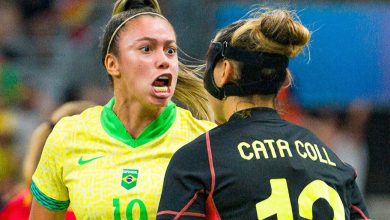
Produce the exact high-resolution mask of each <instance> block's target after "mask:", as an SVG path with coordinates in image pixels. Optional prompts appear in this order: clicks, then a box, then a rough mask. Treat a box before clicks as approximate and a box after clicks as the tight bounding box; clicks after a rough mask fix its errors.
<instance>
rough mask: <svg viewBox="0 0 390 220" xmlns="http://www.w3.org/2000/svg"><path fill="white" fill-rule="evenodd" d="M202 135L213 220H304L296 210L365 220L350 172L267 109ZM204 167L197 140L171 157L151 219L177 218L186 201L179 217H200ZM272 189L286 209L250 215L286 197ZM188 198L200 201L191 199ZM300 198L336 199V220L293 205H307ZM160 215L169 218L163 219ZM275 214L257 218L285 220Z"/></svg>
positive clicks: (322, 204) (322, 208)
mask: <svg viewBox="0 0 390 220" xmlns="http://www.w3.org/2000/svg"><path fill="white" fill-rule="evenodd" d="M209 134H210V140H211V141H210V143H211V152H212V160H213V166H214V170H215V177H216V178H215V188H214V193H213V195H212V199H213V201H214V203H215V206H216V209H217V211H218V213H219V215H220V217H221V219H229V220H236V219H237V220H238V219H258V215H262V214H265V213H266V212H267V211H270V210H271V209H274V208H275V209H277V208H280V207H282V211H291V212H292V218H293V219H304V218H303V217H302V216H301V214H300V212H299V207H301V208H302V207H305V208H307V207H308V206H309V208H311V210H312V213H311V214H312V216H313V219H333V215H335V213H342V212H344V214H345V216H343V217H345V219H363V216H362V215H361V214H359V211H358V210H361V211H362V212H363V213H364V214H365V215H366V216H367V217H368V212H367V209H366V206H365V203H364V200H363V198H362V196H361V193H360V191H359V189H358V187H357V185H356V182H355V178H356V174H355V171H354V169H353V168H352V167H351V166H349V165H348V164H345V163H343V162H342V161H341V160H340V159H339V158H338V157H337V156H336V155H335V154H334V153H333V152H332V151H331V150H330V149H329V148H328V147H327V146H325V144H324V143H322V142H321V141H320V140H319V139H318V138H317V137H316V136H315V135H313V134H312V133H311V132H310V131H308V130H307V129H305V128H302V127H299V126H296V125H294V124H291V123H289V122H287V121H285V120H283V119H281V118H280V117H279V116H278V114H277V112H276V111H274V110H273V109H269V108H254V109H251V110H250V116H246V114H241V113H236V114H234V115H233V116H232V117H231V118H230V120H229V121H228V122H227V123H225V124H223V125H221V126H219V127H217V128H215V129H213V130H211V131H210V133H209ZM300 143H302V145H301V144H300ZM239 146H241V149H242V151H243V152H244V153H243V155H244V156H242V154H241V153H240V150H239V149H240V147H239ZM305 146H307V147H305ZM255 149H256V150H255ZM256 152H257V153H256ZM309 154H310V155H309ZM250 155H251V157H250ZM209 159H210V158H209V157H208V153H207V148H206V139H205V135H202V136H200V137H198V138H197V139H195V140H194V141H193V142H191V143H189V144H187V145H186V146H184V147H182V148H181V149H179V151H178V152H177V153H176V154H175V155H174V156H173V158H172V160H171V162H170V164H169V166H168V169H167V172H166V176H165V179H164V186H163V193H162V197H161V201H160V205H159V212H161V214H159V215H158V217H157V219H159V220H161V219H173V217H174V216H175V215H174V214H172V213H179V212H180V211H181V210H183V209H184V207H185V206H186V205H188V204H189V201H191V200H195V201H193V203H192V204H191V205H190V206H189V208H188V209H187V210H186V212H188V213H197V214H199V215H202V214H203V215H205V213H206V211H205V201H206V198H207V197H208V196H210V195H209V192H210V191H211V190H212V189H211V171H210V165H209ZM276 183H279V184H281V186H284V187H286V189H287V190H288V193H287V201H289V202H281V203H278V202H277V201H276V202H271V203H270V204H271V205H270V206H269V209H267V210H264V209H259V210H257V209H256V206H257V205H261V204H264V203H265V202H267V201H270V198H275V196H277V194H278V193H279V194H280V195H279V196H281V195H284V196H286V195H285V194H283V190H280V189H282V188H283V187H280V186H278V187H276V186H275V184H276ZM318 184H319V186H320V187H318ZM272 186H273V187H274V188H272ZM313 186H314V187H315V188H313ZM310 187H312V188H311V189H310ZM310 190H311V191H310ZM196 192H204V193H198V195H199V196H197V197H196V196H194V195H195V194H196ZM305 192H306V193H310V196H309V197H313V196H314V194H316V193H320V195H331V194H332V192H333V193H335V192H336V195H338V196H337V197H339V201H341V203H340V204H341V212H340V210H339V211H336V209H335V208H334V207H333V208H332V206H331V204H330V202H328V201H327V200H325V199H324V198H318V199H316V200H315V201H312V202H311V203H310V202H307V201H306V202H305V201H303V202H302V201H301V203H299V202H298V201H299V198H300V196H301V197H304V198H307V197H308V196H307V195H306V194H305ZM305 195H306V197H305ZM314 198H315V196H314ZM333 200H336V199H334V198H333ZM333 203H334V202H333ZM289 206H290V207H291V208H288V207H289ZM283 207H287V208H283ZM353 207H354V208H353ZM167 210H170V211H172V212H171V214H163V213H167V212H164V211H167ZM278 214H280V213H278ZM278 214H277V213H272V212H271V213H270V214H265V215H266V217H264V219H286V218H283V215H282V214H280V215H279V216H278ZM267 215H268V216H267ZM179 219H196V218H195V217H191V218H190V217H186V216H182V217H181V218H179ZM197 219H203V217H198V218H197Z"/></svg>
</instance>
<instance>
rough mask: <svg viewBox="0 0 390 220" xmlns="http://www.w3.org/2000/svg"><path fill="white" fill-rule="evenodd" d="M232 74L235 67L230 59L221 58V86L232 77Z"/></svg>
mask: <svg viewBox="0 0 390 220" xmlns="http://www.w3.org/2000/svg"><path fill="white" fill-rule="evenodd" d="M234 74H235V68H234V64H233V63H232V61H229V60H223V73H222V76H221V81H220V83H221V84H222V86H223V85H225V84H227V83H228V82H230V81H231V80H232V79H233V76H234Z"/></svg>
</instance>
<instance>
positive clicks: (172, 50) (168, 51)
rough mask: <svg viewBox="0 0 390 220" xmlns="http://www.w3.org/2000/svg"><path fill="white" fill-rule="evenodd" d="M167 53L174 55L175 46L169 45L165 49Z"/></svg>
mask: <svg viewBox="0 0 390 220" xmlns="http://www.w3.org/2000/svg"><path fill="white" fill-rule="evenodd" d="M167 54H170V55H174V54H176V48H174V47H170V48H168V49H167Z"/></svg>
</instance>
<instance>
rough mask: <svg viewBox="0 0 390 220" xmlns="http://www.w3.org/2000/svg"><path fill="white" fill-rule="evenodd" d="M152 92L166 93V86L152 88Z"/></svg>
mask: <svg viewBox="0 0 390 220" xmlns="http://www.w3.org/2000/svg"><path fill="white" fill-rule="evenodd" d="M153 88H154V90H155V91H157V92H168V87H167V86H161V87H160V86H153Z"/></svg>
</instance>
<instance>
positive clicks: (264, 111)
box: [229, 107, 280, 122]
mask: <svg viewBox="0 0 390 220" xmlns="http://www.w3.org/2000/svg"><path fill="white" fill-rule="evenodd" d="M243 111H250V116H249V117H248V116H244V114H242V112H243ZM243 111H238V112H236V113H234V114H233V115H232V116H231V117H230V118H229V122H230V121H237V120H242V119H245V118H248V119H249V118H251V119H262V118H263V119H271V120H272V119H280V116H279V114H278V113H277V111H276V110H275V109H272V108H267V107H257V108H250V109H246V110H243Z"/></svg>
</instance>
